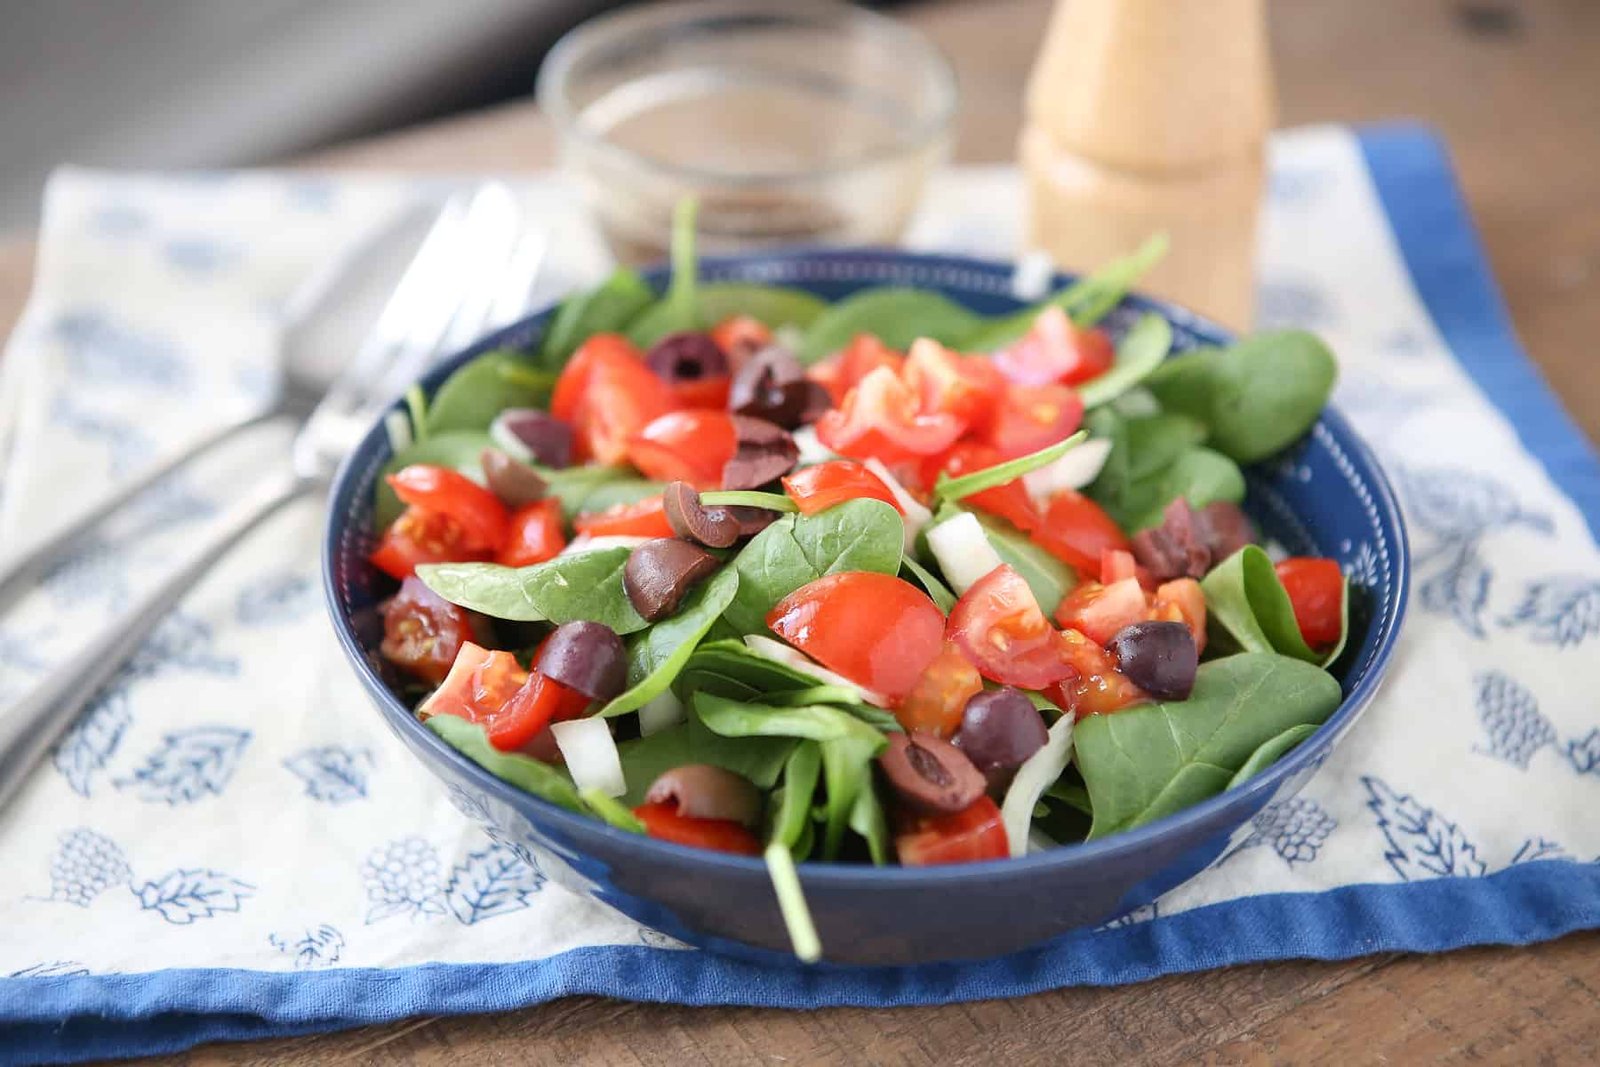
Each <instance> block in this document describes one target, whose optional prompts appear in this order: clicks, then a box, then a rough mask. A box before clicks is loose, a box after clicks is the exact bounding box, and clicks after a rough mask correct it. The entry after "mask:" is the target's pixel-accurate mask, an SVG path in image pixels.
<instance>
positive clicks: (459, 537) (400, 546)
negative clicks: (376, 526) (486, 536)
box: [368, 507, 491, 578]
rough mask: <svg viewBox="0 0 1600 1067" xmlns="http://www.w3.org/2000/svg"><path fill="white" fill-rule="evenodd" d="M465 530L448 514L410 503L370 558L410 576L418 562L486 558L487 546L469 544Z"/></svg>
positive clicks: (393, 574)
mask: <svg viewBox="0 0 1600 1067" xmlns="http://www.w3.org/2000/svg"><path fill="white" fill-rule="evenodd" d="M466 542H467V538H466V534H465V533H464V532H463V531H462V529H461V527H460V525H458V524H457V523H456V521H455V520H454V519H452V518H451V517H450V516H448V515H442V514H440V513H438V512H434V511H427V510H424V509H423V508H419V507H409V508H406V510H405V511H403V512H401V513H400V517H399V518H398V519H396V520H394V522H392V523H390V524H389V528H388V529H387V530H385V531H383V534H382V536H380V537H379V538H378V547H377V548H374V549H373V550H372V555H371V556H369V557H368V558H369V559H370V560H371V561H372V565H373V566H375V567H377V568H378V569H379V570H381V571H383V572H384V573H385V574H387V575H389V576H390V577H393V578H409V577H411V575H413V574H415V573H417V564H419V563H462V562H478V561H482V560H487V559H488V558H489V556H490V555H491V553H490V552H489V550H487V549H477V548H468V547H467V544H466Z"/></svg>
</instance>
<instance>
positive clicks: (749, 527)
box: [722, 504, 783, 537]
mask: <svg viewBox="0 0 1600 1067" xmlns="http://www.w3.org/2000/svg"><path fill="white" fill-rule="evenodd" d="M722 510H724V511H726V512H727V513H728V514H729V515H732V516H733V520H734V521H735V522H737V523H738V524H739V536H740V537H753V536H754V535H756V534H758V533H760V532H761V531H762V530H765V529H766V528H767V527H768V526H771V525H772V524H773V523H775V522H777V521H778V520H779V519H781V518H783V515H782V513H780V512H777V511H773V510H772V509H771V508H754V507H747V506H745V505H743V504H731V505H729V506H728V507H726V508H723V509H722Z"/></svg>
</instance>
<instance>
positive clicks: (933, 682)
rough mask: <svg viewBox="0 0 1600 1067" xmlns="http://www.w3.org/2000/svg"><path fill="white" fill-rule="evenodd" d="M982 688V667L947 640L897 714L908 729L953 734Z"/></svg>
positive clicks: (939, 734)
mask: <svg viewBox="0 0 1600 1067" xmlns="http://www.w3.org/2000/svg"><path fill="white" fill-rule="evenodd" d="M982 691H983V678H982V676H981V675H979V674H978V668H976V667H974V666H973V665H972V661H971V660H969V659H967V656H966V653H964V652H962V651H961V648H960V647H959V646H958V645H957V644H956V643H955V642H953V641H946V642H945V643H944V647H943V648H942V649H940V650H939V654H938V655H937V656H935V657H934V660H933V662H932V663H930V664H928V667H927V670H925V671H923V673H922V677H921V678H918V679H917V684H916V685H915V686H914V687H913V688H912V690H911V692H910V693H909V694H908V695H907V696H906V698H905V699H904V700H902V701H901V702H900V705H899V706H898V707H896V708H895V709H894V717H895V718H896V719H897V720H899V722H900V725H901V726H903V727H905V728H906V730H907V731H908V732H911V731H918V730H920V731H922V732H923V733H930V734H933V735H934V736H936V737H949V736H950V735H951V734H954V733H955V732H956V729H957V727H959V726H960V725H961V714H962V712H964V711H966V709H967V701H969V700H971V699H972V698H973V697H974V696H976V695H977V694H979V693H981V692H982Z"/></svg>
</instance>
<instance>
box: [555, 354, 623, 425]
mask: <svg viewBox="0 0 1600 1067" xmlns="http://www.w3.org/2000/svg"><path fill="white" fill-rule="evenodd" d="M643 359H644V354H643V353H642V352H640V351H639V350H638V348H636V347H634V344H633V342H632V341H630V340H628V339H627V338H626V337H624V336H622V335H621V334H620V333H597V334H595V335H594V336H592V337H590V338H589V339H588V340H587V341H585V342H584V343H583V344H581V345H579V346H578V350H577V351H576V352H574V353H572V358H571V359H569V360H567V365H566V366H565V367H563V368H562V370H561V374H560V376H559V377H558V378H556V385H555V390H554V391H553V392H552V393H551V394H550V414H551V415H554V416H555V417H556V418H558V419H560V420H561V421H562V422H566V423H576V422H577V421H578V416H579V414H580V413H581V412H582V411H583V409H584V407H585V406H586V405H585V397H584V394H585V392H586V391H587V389H588V387H589V379H590V377H592V376H593V374H594V371H595V368H596V367H597V366H599V365H600V364H602V363H613V362H617V363H620V362H623V361H632V362H634V363H637V364H639V365H640V366H644V364H643Z"/></svg>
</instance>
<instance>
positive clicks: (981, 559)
mask: <svg viewBox="0 0 1600 1067" xmlns="http://www.w3.org/2000/svg"><path fill="white" fill-rule="evenodd" d="M928 548H929V549H931V550H932V551H933V558H934V559H936V560H938V561H939V570H940V571H942V572H943V573H944V580H945V581H947V582H949V583H950V588H951V589H954V590H955V591H956V595H957V596H960V595H961V594H963V593H965V592H966V591H967V590H968V589H971V588H972V587H973V586H975V585H977V584H978V579H979V578H982V577H983V576H984V575H985V574H988V573H989V572H990V571H992V570H994V569H995V568H996V567H998V566H1000V555H999V553H997V552H996V551H995V550H994V546H993V545H991V544H990V543H989V538H988V535H986V534H985V533H984V532H983V527H982V526H980V525H979V524H978V519H977V516H975V515H973V514H972V512H970V511H963V512H962V513H961V514H959V515H957V516H956V517H955V518H953V519H946V520H945V521H943V522H941V523H940V524H939V525H937V526H934V527H931V528H930V529H929V530H928Z"/></svg>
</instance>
